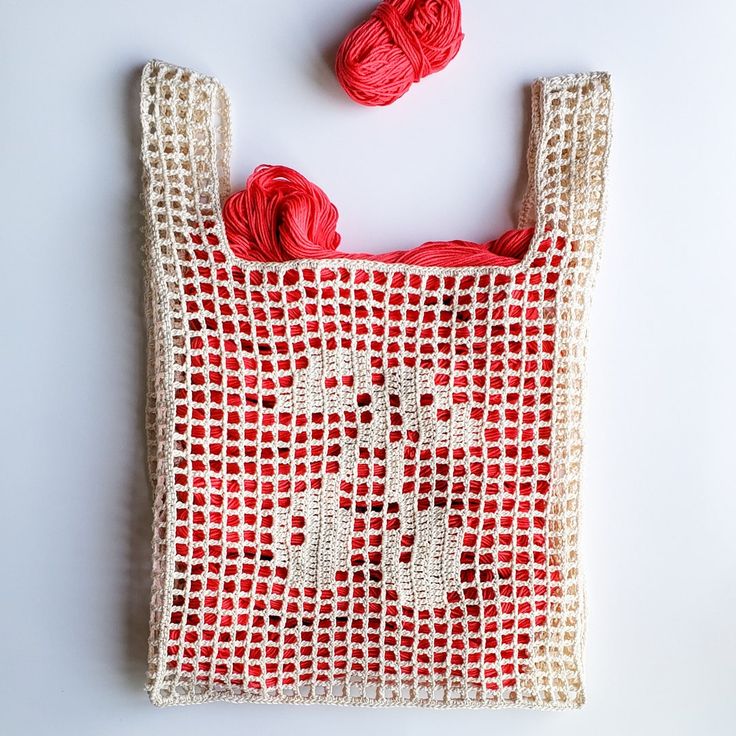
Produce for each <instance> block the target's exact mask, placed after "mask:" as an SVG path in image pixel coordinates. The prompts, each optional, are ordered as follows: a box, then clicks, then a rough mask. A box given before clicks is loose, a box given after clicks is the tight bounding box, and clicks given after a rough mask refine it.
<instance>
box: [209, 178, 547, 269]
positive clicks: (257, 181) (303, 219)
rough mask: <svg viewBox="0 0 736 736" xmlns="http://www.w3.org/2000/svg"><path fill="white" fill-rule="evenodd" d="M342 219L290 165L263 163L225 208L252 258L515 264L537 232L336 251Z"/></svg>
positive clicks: (238, 247)
mask: <svg viewBox="0 0 736 736" xmlns="http://www.w3.org/2000/svg"><path fill="white" fill-rule="evenodd" d="M337 220H338V212H337V208H336V207H335V205H334V204H332V202H330V200H329V199H328V197H327V195H326V194H325V193H324V192H323V191H322V190H321V189H320V188H319V187H318V186H317V185H316V184H313V183H312V182H310V181H309V180H308V179H306V178H305V177H304V176H302V175H301V174H300V173H299V172H297V171H294V169H291V168H289V167H287V166H270V165H262V166H259V167H258V168H256V170H255V171H254V172H253V173H252V174H251V175H250V177H249V178H248V180H247V182H246V184H245V189H243V190H242V191H239V192H236V193H235V194H232V195H231V196H230V197H228V199H227V200H226V201H225V205H224V207H223V221H224V224H225V233H226V235H227V239H228V243H229V245H230V249H231V250H232V252H233V254H234V255H235V256H237V257H238V258H242V259H244V260H248V261H261V262H278V261H289V260H295V259H301V258H309V259H325V258H346V259H364V260H372V261H377V262H382V263H411V264H414V265H419V266H511V265H514V264H515V263H518V262H519V261H520V260H521V259H522V258H523V257H524V254H525V253H526V251H527V249H528V247H529V243H530V242H531V239H532V236H533V234H534V228H525V229H522V230H509V231H508V232H507V233H504V234H503V235H502V236H501V237H500V238H498V239H497V240H493V241H489V242H487V243H473V242H470V241H467V240H449V241H430V242H427V243H423V244H422V245H419V246H417V247H416V248H412V249H410V250H395V251H391V252H389V253H382V254H380V255H375V254H372V253H345V252H340V251H339V250H337V248H338V246H339V245H340V235H339V233H338V232H337Z"/></svg>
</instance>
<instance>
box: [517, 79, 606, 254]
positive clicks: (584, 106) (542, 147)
mask: <svg viewBox="0 0 736 736" xmlns="http://www.w3.org/2000/svg"><path fill="white" fill-rule="evenodd" d="M610 113H611V90H610V76H609V75H608V74H607V73H605V72H591V73H587V74H572V75H567V76H557V77H543V78H541V79H538V80H536V81H535V82H534V84H533V85H532V129H531V134H530V142H529V149H528V155H527V163H528V170H529V184H528V188H527V191H526V194H525V196H524V199H523V201H522V205H521V210H520V215H519V226H520V227H530V226H532V225H534V224H535V223H537V225H538V227H541V228H542V229H543V230H545V231H548V232H549V233H550V234H551V235H552V236H554V237H557V236H560V237H564V238H567V239H569V240H571V241H572V248H571V251H572V252H578V253H580V252H582V253H584V254H586V255H588V256H590V257H593V256H594V255H595V254H596V253H597V250H598V249H597V247H596V245H597V242H598V239H599V236H600V231H601V229H602V226H603V213H604V209H605V183H606V173H607V167H608V153H609V147H610V137H611V136H610V134H611V123H610V119H611V115H610Z"/></svg>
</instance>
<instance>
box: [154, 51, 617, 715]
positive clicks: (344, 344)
mask: <svg viewBox="0 0 736 736" xmlns="http://www.w3.org/2000/svg"><path fill="white" fill-rule="evenodd" d="M532 91H533V125H532V134H531V139H530V146H529V156H528V161H529V179H530V182H529V188H528V192H527V195H526V197H525V199H524V202H523V206H522V213H521V218H520V219H521V222H520V226H534V227H535V235H534V237H533V239H532V243H531V245H530V248H529V251H528V253H527V254H526V256H525V257H524V258H523V259H522V261H521V262H520V263H518V264H517V265H514V266H504V267H499V266H483V267H463V268H448V267H430V266H412V265H405V264H385V263H379V262H375V261H371V260H367V259H366V260H340V259H332V260H323V261H308V260H298V261H290V262H284V263H256V262H250V261H245V260H241V259H238V258H235V257H234V256H233V255H232V254H231V252H230V251H229V249H228V245H227V241H226V238H225V233H224V229H223V225H222V220H221V214H220V213H221V205H222V202H223V198H224V197H225V196H226V194H227V190H228V181H229V172H228V158H229V123H228V103H227V97H226V95H225V94H224V91H223V89H222V87H221V86H220V84H219V83H218V82H217V81H216V80H214V79H212V78H210V77H205V76H202V75H200V74H197V73H195V72H193V71H190V70H187V69H182V68H179V67H174V66H170V65H167V64H164V63H160V62H151V63H149V64H148V65H147V66H146V68H145V70H144V72H143V78H142V101H141V116H142V127H143V142H142V156H143V164H144V198H145V209H146V221H147V245H146V259H145V260H146V274H147V279H146V280H147V289H146V293H147V317H148V323H149V327H150V334H149V345H150V351H149V352H150V355H149V362H150V365H149V376H150V384H149V403H148V412H147V419H148V429H149V438H150V474H151V478H152V482H153V486H154V543H153V558H154V567H153V590H152V604H151V636H150V666H149V681H148V689H149V693H150V696H151V699H152V701H153V702H154V703H156V704H177V703H195V702H202V701H207V700H215V699H220V700H232V701H262V702H323V703H328V702H329V703H346V704H361V705H366V704H367V705H429V706H434V707H451V706H463V707H471V706H485V707H498V706H526V707H537V708H574V707H579V706H580V705H581V704H582V703H583V687H582V682H581V648H582V639H583V619H584V615H583V599H582V591H581V586H580V570H579V560H578V506H579V502H578V494H579V484H580V462H581V398H582V392H583V368H584V359H585V348H584V341H585V335H586V327H585V318H586V312H587V305H588V300H589V295H590V289H591V281H592V278H593V276H594V273H595V270H596V262H597V257H598V250H599V236H600V231H601V221H602V215H603V208H604V201H605V196H604V179H605V170H606V160H607V154H608V145H609V106H610V94H609V79H608V76H607V75H606V74H603V73H592V74H579V75H572V76H564V77H554V78H545V79H540V80H538V81H537V82H536V83H535V84H534V85H533V87H532Z"/></svg>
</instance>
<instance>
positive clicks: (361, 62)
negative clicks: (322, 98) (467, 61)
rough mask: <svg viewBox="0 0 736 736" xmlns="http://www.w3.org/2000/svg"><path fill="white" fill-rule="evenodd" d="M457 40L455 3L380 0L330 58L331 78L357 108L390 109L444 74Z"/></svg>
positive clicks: (444, 0)
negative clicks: (422, 82)
mask: <svg viewBox="0 0 736 736" xmlns="http://www.w3.org/2000/svg"><path fill="white" fill-rule="evenodd" d="M462 40H463V32H462V28H461V12H460V2H459V0H383V2H381V4H380V5H378V7H377V8H376V9H375V10H374V11H373V13H372V14H371V16H370V17H369V18H368V20H366V21H365V22H364V23H362V24H361V25H359V26H358V27H357V28H355V29H354V30H352V31H351V32H350V33H349V34H348V35H347V36H346V38H345V40H344V41H343V42H342V44H341V45H340V48H339V49H338V52H337V57H336V59H335V73H336V75H337V79H338V81H339V82H340V84H341V85H342V87H343V89H344V90H345V91H346V92H347V94H348V95H349V96H350V97H351V98H352V99H353V100H355V101H356V102H359V103H360V104H362V105H369V106H379V105H390V104H391V103H392V102H394V101H395V100H397V99H399V97H401V96H402V95H404V94H405V93H406V91H407V90H408V89H409V87H411V85H412V84H415V83H416V82H418V81H419V80H420V79H423V78H424V77H426V76H428V75H429V74H434V73H435V72H438V71H440V70H441V69H444V68H445V67H446V66H447V65H448V64H449V63H450V61H452V59H454V58H455V56H456V55H457V52H458V51H459V50H460V45H461V43H462Z"/></svg>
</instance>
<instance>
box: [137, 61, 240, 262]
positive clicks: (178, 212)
mask: <svg viewBox="0 0 736 736" xmlns="http://www.w3.org/2000/svg"><path fill="white" fill-rule="evenodd" d="M141 125H142V144H141V158H142V161H143V175H144V196H145V197H146V211H147V214H148V229H149V232H148V235H149V247H150V248H153V249H154V250H155V251H158V252H161V250H162V249H163V251H164V253H165V251H166V250H167V245H166V244H167V243H169V244H171V243H179V244H182V245H184V244H189V243H191V235H192V233H196V234H198V235H199V236H200V237H202V238H206V237H207V236H208V235H209V234H210V233H212V232H213V231H216V233H215V234H216V235H217V237H224V233H222V232H220V231H221V225H220V222H221V219H220V213H221V211H222V203H223V201H224V200H225V198H226V197H227V196H228V194H229V192H230V102H229V99H228V97H227V94H226V92H225V90H224V88H223V86H222V85H221V84H220V83H219V82H218V81H217V80H216V79H214V78H212V77H207V76H204V75H201V74H198V73H196V72H194V71H191V70H189V69H185V68H182V67H178V66H174V65H172V64H166V63H164V62H161V61H156V60H154V61H150V62H149V63H148V64H146V66H145V68H144V69H143V74H142V78H141ZM205 242H206V241H205Z"/></svg>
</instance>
